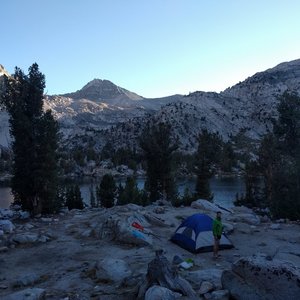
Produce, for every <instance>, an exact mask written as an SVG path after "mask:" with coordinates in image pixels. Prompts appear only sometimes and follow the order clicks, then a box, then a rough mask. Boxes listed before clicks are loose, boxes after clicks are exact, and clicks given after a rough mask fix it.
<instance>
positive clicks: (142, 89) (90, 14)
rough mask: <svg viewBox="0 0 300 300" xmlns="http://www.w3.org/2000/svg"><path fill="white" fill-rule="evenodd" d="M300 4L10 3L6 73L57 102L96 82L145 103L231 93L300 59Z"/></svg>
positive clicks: (227, 0) (0, 54)
mask: <svg viewBox="0 0 300 300" xmlns="http://www.w3.org/2000/svg"><path fill="white" fill-rule="evenodd" d="M299 13H300V1H299V0H294V1H293V0H280V1H279V0H203V1H202V0H0V21H1V34H0V64H2V65H3V66H4V67H5V68H6V69H7V71H8V72H10V73H13V71H14V67H15V66H18V67H20V68H21V69H23V70H24V71H25V72H27V70H28V67H29V66H30V65H31V64H32V63H33V62H37V63H38V64H39V66H40V70H41V71H42V72H43V73H44V74H45V76H46V84H47V87H46V90H45V92H47V93H48V94H50V95H51V94H61V93H66V92H73V91H76V90H78V89H80V88H82V87H83V86H84V85H85V84H86V83H87V82H88V81H90V80H92V79H94V78H100V79H108V80H110V81H112V82H114V83H115V84H117V85H119V86H121V87H124V88H126V89H128V90H131V91H133V92H136V93H138V94H140V95H142V96H144V97H162V96H167V95H172V94H188V93H189V92H194V91H197V90H202V91H221V90H224V89H225V88H227V87H229V86H232V85H234V84H236V83H238V82H239V81H242V80H244V79H246V78H247V77H249V76H251V75H253V74H254V73H256V72H258V71H263V70H265V69H268V68H271V67H274V66H275V65H277V64H279V63H281V62H284V61H290V60H294V59H298V58H300V17H299Z"/></svg>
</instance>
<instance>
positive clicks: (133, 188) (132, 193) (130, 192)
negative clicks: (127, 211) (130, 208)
mask: <svg viewBox="0 0 300 300" xmlns="http://www.w3.org/2000/svg"><path fill="white" fill-rule="evenodd" d="M128 203H135V204H140V203H141V196H140V191H139V189H138V187H137V183H136V179H135V178H134V177H133V176H129V177H127V178H126V184H125V187H124V189H123V190H122V191H121V192H120V194H119V197H118V204H119V205H124V204H128Z"/></svg>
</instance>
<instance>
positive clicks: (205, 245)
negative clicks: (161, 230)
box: [171, 214, 233, 253]
mask: <svg viewBox="0 0 300 300" xmlns="http://www.w3.org/2000/svg"><path fill="white" fill-rule="evenodd" d="M212 224H213V219H212V218H211V217H210V216H208V215H205V214H194V215H192V216H190V217H188V218H186V219H185V220H184V221H183V222H182V223H181V225H180V226H179V227H178V228H177V229H176V231H175V233H174V235H173V236H172V237H171V241H172V242H174V243H176V244H178V245H179V246H180V247H182V248H184V249H186V250H188V251H190V252H193V253H199V252H209V251H212V250H213V245H214V237H213V234H212ZM230 248H233V245H232V243H231V242H230V241H229V240H228V239H227V237H226V236H225V235H224V234H222V237H221V240H220V246H219V249H220V250H221V249H230Z"/></svg>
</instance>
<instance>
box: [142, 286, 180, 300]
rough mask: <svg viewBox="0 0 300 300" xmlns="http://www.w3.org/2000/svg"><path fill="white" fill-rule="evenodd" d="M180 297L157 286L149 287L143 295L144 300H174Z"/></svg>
mask: <svg viewBox="0 0 300 300" xmlns="http://www.w3.org/2000/svg"><path fill="white" fill-rule="evenodd" d="M180 297H181V294H179V293H175V292H173V291H171V290H169V289H167V288H165V287H162V286H159V285H154V286H152V287H150V288H149V289H148V290H147V292H146V294H145V300H158V299H164V300H174V299H178V298H180Z"/></svg>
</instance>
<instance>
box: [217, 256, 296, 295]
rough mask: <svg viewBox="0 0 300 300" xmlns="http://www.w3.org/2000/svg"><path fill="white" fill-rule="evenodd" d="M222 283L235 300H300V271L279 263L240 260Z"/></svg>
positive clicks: (275, 261) (227, 273) (260, 259)
mask: <svg viewBox="0 0 300 300" xmlns="http://www.w3.org/2000/svg"><path fill="white" fill-rule="evenodd" d="M221 280H222V284H223V287H224V288H225V289H228V290H229V292H230V294H231V296H232V297H234V299H243V300H248V299H249V300H250V299H252V300H256V299H257V300H258V299H265V300H284V299H290V300H297V299H300V269H299V268H297V267H295V266H294V265H292V264H289V263H286V262H283V261H280V260H275V259H274V260H266V259H265V258H264V257H260V256H259V257H245V258H241V259H240V260H238V261H237V262H235V263H234V264H233V265H232V270H231V271H224V272H223V274H222V278H221Z"/></svg>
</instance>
